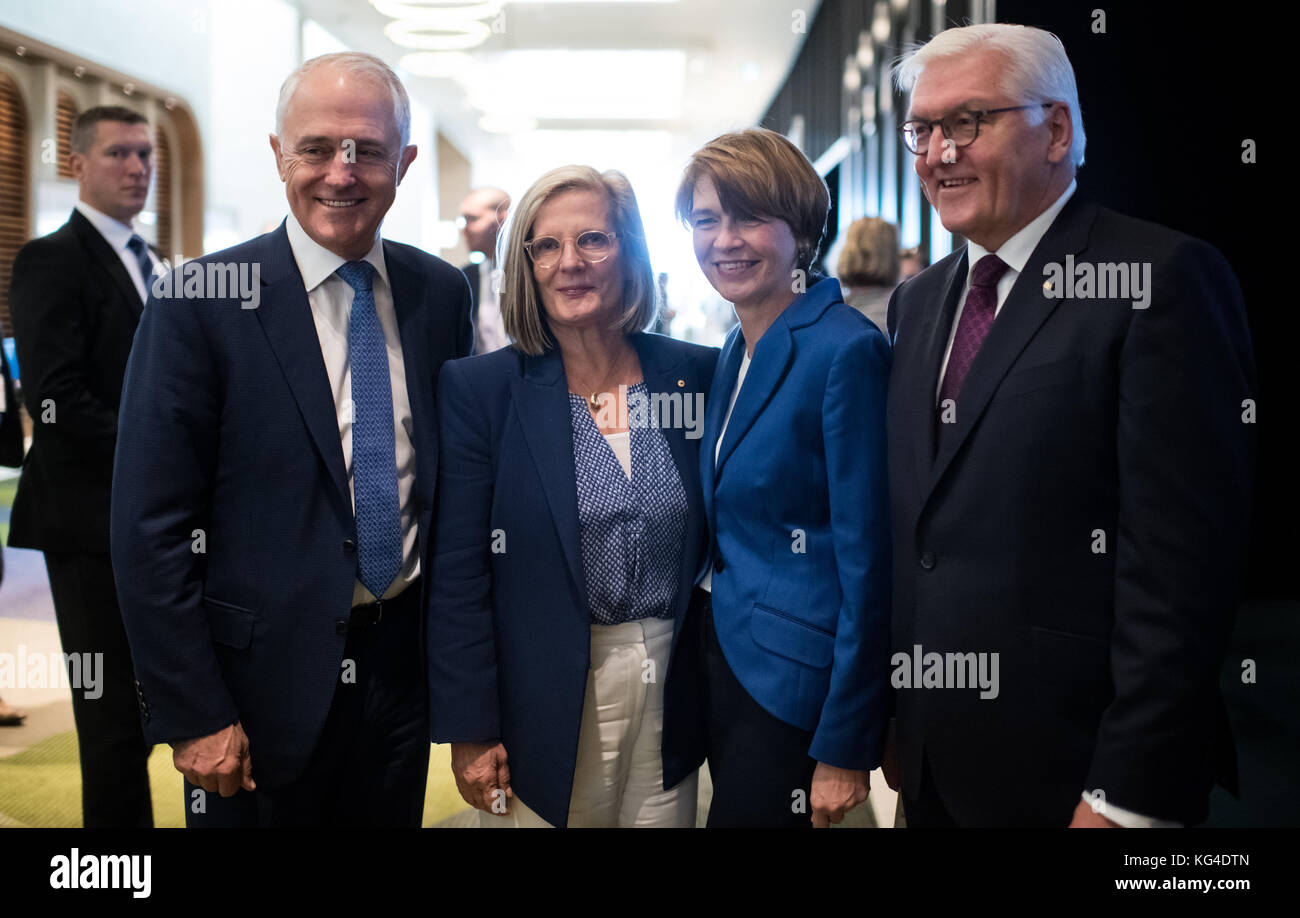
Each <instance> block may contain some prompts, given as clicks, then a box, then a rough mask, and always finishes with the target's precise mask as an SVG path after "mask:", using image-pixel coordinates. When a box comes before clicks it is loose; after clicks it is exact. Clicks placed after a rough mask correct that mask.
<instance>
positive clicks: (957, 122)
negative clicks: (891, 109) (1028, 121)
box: [898, 102, 1055, 156]
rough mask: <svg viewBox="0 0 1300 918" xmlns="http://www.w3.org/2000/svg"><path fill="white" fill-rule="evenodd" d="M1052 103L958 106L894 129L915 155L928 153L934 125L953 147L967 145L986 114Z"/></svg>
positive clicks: (975, 136) (1046, 105)
mask: <svg viewBox="0 0 1300 918" xmlns="http://www.w3.org/2000/svg"><path fill="white" fill-rule="evenodd" d="M1054 104H1055V103H1054V102H1032V103H1030V104H1028V105H1008V106H1007V107H1006V108H987V109H984V110H983V111H968V110H966V109H962V110H960V111H955V112H950V113H949V114H947V115H944V116H943V117H942V118H936V119H935V120H933V121H925V120H913V121H904V122H903V126H902V127H901V128H899V129H898V130H899V133H900V134H902V135H903V146H905V147H907V149H908V150H910V151H912V152H913V153H915V154H916V155H917V156H924V155H925V154H927V153H929V152H930V134H931V133H933V128H934V126H935V125H936V124H937V125H939V128H940V129H941V130H942V131H943V136H944V137H946V138H947V139H948V140H951V141H952V143H953V146H955V147H968V146H970V145H971V144H973V143H974V142H975V138H977V137H979V135H980V125H981V124H982V123H983V122H984V120H985V119H986V118H988V116H989V115H999V114H1001V113H1002V112H1018V111H1022V110H1024V109H1026V108H1040V107H1041V108H1051V107H1052V106H1053V105H1054Z"/></svg>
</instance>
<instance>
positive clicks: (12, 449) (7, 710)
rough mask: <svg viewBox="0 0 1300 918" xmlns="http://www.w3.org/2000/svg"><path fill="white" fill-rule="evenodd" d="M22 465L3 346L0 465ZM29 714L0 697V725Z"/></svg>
mask: <svg viewBox="0 0 1300 918" xmlns="http://www.w3.org/2000/svg"><path fill="white" fill-rule="evenodd" d="M22 464H23V424H22V417H21V413H20V412H19V410H18V396H17V395H16V394H15V390H14V381H13V375H12V374H11V373H10V372H9V357H8V356H7V355H6V354H5V351H4V348H3V347H0V465H7V466H10V467H11V468H18V466H20V465H22ZM4 579H5V553H4V547H3V546H0V585H3V584H4ZM26 718H27V715H26V714H25V713H24V712H23V711H20V710H18V709H17V708H11V707H10V706H9V705H7V704H5V700H4V699H3V698H0V727H16V726H18V725H19V724H21V723H22V722H23V721H24V720H25V719H26Z"/></svg>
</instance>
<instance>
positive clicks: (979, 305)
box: [939, 255, 1007, 411]
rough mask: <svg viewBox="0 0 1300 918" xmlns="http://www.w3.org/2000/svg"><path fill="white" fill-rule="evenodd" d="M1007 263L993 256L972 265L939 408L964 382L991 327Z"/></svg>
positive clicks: (951, 397)
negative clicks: (967, 290)
mask: <svg viewBox="0 0 1300 918" xmlns="http://www.w3.org/2000/svg"><path fill="white" fill-rule="evenodd" d="M1006 270H1007V263H1006V262H1005V261H1003V260H1002V259H1001V258H998V256H996V255H985V256H984V257H983V258H981V259H980V260H979V261H978V262H977V263H976V264H975V270H974V271H972V272H971V275H970V292H969V293H968V294H966V305H965V306H963V307H962V310H961V319H960V320H959V321H958V322H957V334H956V335H955V336H954V337H953V339H952V350H951V351H950V352H949V354H948V369H947V371H946V372H945V373H944V375H943V384H942V385H941V386H940V387H939V403H940V404H939V408H940V411H942V410H943V401H944V399H949V398H950V399H953V400H954V401H955V400H956V398H957V395H958V393H960V392H961V384H962V383H963V382H965V381H966V374H967V373H969V372H970V367H971V364H972V363H974V362H975V355H976V354H978V353H979V350H980V345H982V344H983V343H984V339H985V338H986V337H987V336H988V333H989V329H990V328H992V327H993V313H994V312H995V311H996V310H997V305H998V281H999V280H1000V279H1001V277H1002V275H1003V274H1005V273H1006Z"/></svg>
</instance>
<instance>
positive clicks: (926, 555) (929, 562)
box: [921, 551, 934, 571]
mask: <svg viewBox="0 0 1300 918" xmlns="http://www.w3.org/2000/svg"><path fill="white" fill-rule="evenodd" d="M921 567H923V568H925V569H926V570H927V571H932V570H934V552H932V551H927V552H922V553H921Z"/></svg>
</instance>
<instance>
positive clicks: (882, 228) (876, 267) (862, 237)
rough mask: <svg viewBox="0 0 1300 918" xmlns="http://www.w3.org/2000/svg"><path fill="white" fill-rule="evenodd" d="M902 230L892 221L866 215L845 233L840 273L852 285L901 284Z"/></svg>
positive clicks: (841, 278) (844, 280) (843, 279)
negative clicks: (899, 268) (899, 272)
mask: <svg viewBox="0 0 1300 918" xmlns="http://www.w3.org/2000/svg"><path fill="white" fill-rule="evenodd" d="M899 255H900V252H899V250H898V230H896V229H894V224H892V223H890V222H889V221H888V220H881V219H880V218H879V217H863V218H862V219H861V220H854V221H853V223H851V224H850V225H849V230H848V232H847V233H846V234H845V239H844V249H843V250H842V251H841V252H840V263H839V266H838V269H837V271H836V274H837V275H838V276H839V279H840V280H841V281H842V282H843V283H844V284H845V285H847V286H849V287H862V286H866V285H868V284H878V285H882V286H884V285H888V286H892V285H894V284H897V283H898V261H899Z"/></svg>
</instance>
